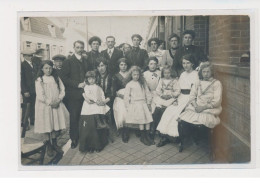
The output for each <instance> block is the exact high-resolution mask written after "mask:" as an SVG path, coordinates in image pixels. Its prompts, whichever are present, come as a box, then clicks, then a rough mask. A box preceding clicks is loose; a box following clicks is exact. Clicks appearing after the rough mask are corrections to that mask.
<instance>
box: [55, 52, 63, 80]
mask: <svg viewBox="0 0 260 184" xmlns="http://www.w3.org/2000/svg"><path fill="white" fill-rule="evenodd" d="M65 59H66V56H64V55H62V54H57V55H55V56H53V57H52V60H53V62H54V66H53V67H54V69H55V70H56V71H57V74H58V76H59V77H60V76H61V68H62V64H63V61H64V60H65Z"/></svg>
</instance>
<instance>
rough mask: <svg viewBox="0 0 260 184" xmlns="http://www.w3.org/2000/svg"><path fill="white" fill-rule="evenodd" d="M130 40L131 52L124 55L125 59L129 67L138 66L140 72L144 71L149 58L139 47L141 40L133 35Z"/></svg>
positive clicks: (136, 35) (137, 35) (138, 36)
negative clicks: (131, 43)
mask: <svg viewBox="0 0 260 184" xmlns="http://www.w3.org/2000/svg"><path fill="white" fill-rule="evenodd" d="M131 38H132V42H133V47H132V50H131V51H129V52H128V53H126V56H125V57H126V59H127V60H128V61H129V63H130V65H131V66H134V65H135V66H139V67H140V68H141V69H142V70H145V69H146V67H147V62H148V58H149V56H148V53H147V51H146V50H144V49H141V48H140V47H139V46H140V43H141V42H142V40H143V38H142V37H141V36H140V35H139V34H134V35H133V36H132V37H131Z"/></svg>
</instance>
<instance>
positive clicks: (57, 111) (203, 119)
mask: <svg viewBox="0 0 260 184" xmlns="http://www.w3.org/2000/svg"><path fill="white" fill-rule="evenodd" d="M131 38H132V43H133V45H132V47H131V46H130V45H129V44H123V46H122V47H121V48H122V50H120V49H117V48H115V44H116V42H115V37H113V36H108V37H107V38H106V44H107V47H108V48H107V49H106V50H103V51H102V52H99V46H100V45H101V39H100V38H99V37H97V36H94V37H92V38H90V40H89V45H90V46H91V51H89V52H86V51H84V42H82V41H79V40H78V41H75V42H74V51H75V52H74V54H73V55H72V56H70V57H67V58H66V57H65V56H63V55H56V56H54V57H53V58H52V59H53V61H50V60H44V61H41V62H33V60H32V55H33V53H32V52H30V51H27V50H25V51H23V52H22V54H23V56H24V62H22V66H21V77H22V78H21V83H22V90H21V91H22V95H23V99H24V102H28V103H33V102H34V101H36V102H35V120H34V119H33V115H32V118H31V119H30V122H31V124H32V122H35V123H34V124H35V127H34V131H35V132H36V133H43V134H45V135H46V138H47V140H48V145H49V147H48V150H50V151H48V150H47V151H48V152H49V154H51V148H54V150H56V151H58V152H62V150H61V148H60V147H59V146H58V145H57V136H59V132H60V130H62V129H64V128H65V127H66V124H67V123H68V124H69V126H70V139H71V148H72V149H74V148H76V147H77V145H78V144H79V150H80V151H81V152H94V151H96V152H100V151H101V150H102V149H103V148H104V147H105V146H106V145H107V144H108V142H109V139H111V140H112V138H111V134H110V131H111V129H112V127H113V126H115V127H116V129H117V131H118V132H120V133H121V135H122V141H123V142H125V143H127V142H128V141H129V137H130V136H129V135H130V134H129V130H130V129H136V132H137V135H138V136H140V141H141V142H142V143H143V144H145V145H147V146H150V145H153V144H155V142H154V137H155V135H156V132H158V133H159V135H160V141H159V142H158V143H157V146H158V147H161V146H164V145H165V144H167V143H168V142H170V141H171V140H172V139H171V138H173V139H174V141H176V140H177V139H176V138H177V137H178V136H179V133H178V122H179V121H185V122H187V123H190V124H203V125H205V126H207V127H209V128H213V127H214V126H216V125H217V124H219V122H220V120H219V118H218V115H219V114H220V112H221V99H222V86H221V83H220V82H219V81H218V80H216V79H214V78H213V72H212V66H211V64H210V63H209V62H208V61H207V58H206V56H205V54H204V53H203V51H202V50H200V49H199V47H197V46H195V45H192V43H193V40H194V38H195V33H194V31H192V30H186V31H184V33H183V46H180V37H179V36H178V35H176V34H172V35H171V36H170V37H169V40H168V41H169V45H170V49H169V50H160V49H158V48H159V44H160V41H159V40H158V39H157V38H151V39H150V40H149V41H148V45H149V46H150V48H151V52H149V53H148V52H147V51H146V50H145V49H141V48H140V47H139V46H140V43H141V41H142V37H141V36H140V35H139V34H134V35H133V36H132V37H131ZM37 70H38V71H37ZM36 73H37V75H36ZM35 99H36V100H35ZM32 106H34V105H32ZM31 112H32V113H34V111H33V110H31ZM137 130H139V131H137Z"/></svg>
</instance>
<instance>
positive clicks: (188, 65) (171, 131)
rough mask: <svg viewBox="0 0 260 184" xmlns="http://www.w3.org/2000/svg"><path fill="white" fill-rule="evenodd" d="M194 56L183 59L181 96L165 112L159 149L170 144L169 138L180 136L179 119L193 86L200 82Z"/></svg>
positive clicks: (189, 55) (161, 123) (186, 56)
mask: <svg viewBox="0 0 260 184" xmlns="http://www.w3.org/2000/svg"><path fill="white" fill-rule="evenodd" d="M193 63H194V56H193V55H191V54H188V55H184V56H183V58H182V66H183V68H184V72H183V73H182V74H181V76H180V78H179V80H178V83H179V85H180V88H181V94H180V95H179V96H178V99H177V103H174V104H172V105H170V106H169V107H167V109H166V110H165V111H164V113H163V115H162V118H161V121H160V122H159V125H158V127H157V130H158V131H159V132H160V134H161V140H160V142H159V143H158V144H157V147H161V146H164V145H165V144H167V143H168V142H169V138H171V139H173V138H176V137H178V136H179V132H178V121H177V119H178V117H179V115H180V113H181V112H182V111H183V109H184V108H185V106H186V105H187V103H188V102H189V94H190V89H191V87H192V85H193V84H194V83H195V82H196V81H198V80H199V76H198V72H197V71H195V70H194V68H193V67H194V64H193Z"/></svg>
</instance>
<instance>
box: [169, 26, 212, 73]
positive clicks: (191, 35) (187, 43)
mask: <svg viewBox="0 0 260 184" xmlns="http://www.w3.org/2000/svg"><path fill="white" fill-rule="evenodd" d="M194 39H195V32H194V31H193V30H186V31H184V32H183V46H182V47H180V48H179V49H178V50H177V51H176V54H175V56H174V60H173V63H175V64H176V65H173V69H174V70H176V71H178V72H177V73H178V76H180V75H181V73H182V72H183V71H184V69H183V67H182V57H183V56H184V55H187V54H191V55H193V56H194V57H195V61H194V66H193V68H194V69H196V68H197V67H198V66H199V65H200V63H201V62H203V61H207V57H206V55H205V54H204V52H203V51H202V50H201V49H200V48H199V47H198V46H195V45H192V43H193V41H194Z"/></svg>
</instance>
